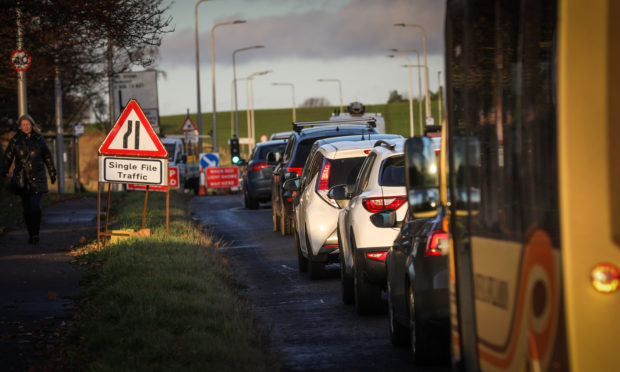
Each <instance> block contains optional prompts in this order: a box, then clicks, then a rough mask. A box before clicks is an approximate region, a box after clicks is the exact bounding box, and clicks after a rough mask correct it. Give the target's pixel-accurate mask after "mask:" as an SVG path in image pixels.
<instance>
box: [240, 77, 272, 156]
mask: <svg viewBox="0 0 620 372" xmlns="http://www.w3.org/2000/svg"><path fill="white" fill-rule="evenodd" d="M270 72H271V70H266V71H260V72H255V73H253V74H250V76H248V77H247V78H246V79H247V82H246V90H247V97H248V103H249V104H248V106H249V108H250V115H249V121H248V137H249V140H250V144H249V147H250V151H249V152H250V153H252V149H253V148H254V139H255V138H256V133H255V129H256V128H255V125H254V77H255V76H260V75H265V74H268V73H270Z"/></svg>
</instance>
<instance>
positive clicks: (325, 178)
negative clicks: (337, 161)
mask: <svg viewBox="0 0 620 372" xmlns="http://www.w3.org/2000/svg"><path fill="white" fill-rule="evenodd" d="M331 167H332V163H331V161H329V160H328V159H323V166H322V167H321V173H320V174H319V181H318V183H317V185H316V193H317V194H319V196H320V197H321V198H323V200H325V201H326V202H327V203H328V204H329V205H331V206H332V207H334V208H338V204H337V203H336V201H335V200H333V199H330V198H328V197H327V192H328V191H329V173H330V170H331Z"/></svg>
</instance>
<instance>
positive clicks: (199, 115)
mask: <svg viewBox="0 0 620 372" xmlns="http://www.w3.org/2000/svg"><path fill="white" fill-rule="evenodd" d="M205 1H209V0H198V2H196V5H194V22H195V31H196V96H197V109H198V118H197V119H198V149H199V150H198V152H202V137H201V136H202V112H201V110H200V57H199V49H198V5H200V3H203V2H205Z"/></svg>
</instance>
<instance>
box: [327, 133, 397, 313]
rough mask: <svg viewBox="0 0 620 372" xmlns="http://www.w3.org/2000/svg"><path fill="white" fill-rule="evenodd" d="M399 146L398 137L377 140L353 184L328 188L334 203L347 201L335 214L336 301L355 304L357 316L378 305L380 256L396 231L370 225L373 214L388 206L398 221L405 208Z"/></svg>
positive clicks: (381, 279)
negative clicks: (339, 297) (338, 286)
mask: <svg viewBox="0 0 620 372" xmlns="http://www.w3.org/2000/svg"><path fill="white" fill-rule="evenodd" d="M404 144H405V140H404V139H394V140H380V141H377V142H376V145H375V147H374V148H373V150H372V152H370V154H368V157H367V158H366V161H365V162H364V164H363V165H362V169H361V170H360V172H359V175H358V178H357V180H356V182H355V185H353V187H344V186H338V187H335V188H334V189H333V190H330V195H331V196H333V197H334V198H336V199H338V200H340V201H346V200H347V199H350V200H349V203H348V204H347V206H346V207H345V208H343V209H342V210H341V211H340V213H339V216H338V237H339V239H338V241H339V247H340V252H339V255H340V277H341V281H342V300H343V301H344V302H345V303H353V302H355V307H356V310H357V312H358V313H359V314H361V315H364V314H370V313H374V312H376V311H378V310H380V308H381V291H382V289H383V288H384V287H385V283H386V280H385V272H386V271H385V256H386V254H387V251H388V249H389V247H390V246H392V243H393V242H394V239H395V238H396V236H397V235H398V232H399V230H400V228H397V227H394V228H382V227H377V226H375V225H374V224H373V222H372V218H373V215H374V214H375V213H377V212H381V211H386V210H390V209H391V210H395V211H396V220H397V221H402V220H403V219H404V218H405V215H406V212H407V192H406V188H405V159H404Z"/></svg>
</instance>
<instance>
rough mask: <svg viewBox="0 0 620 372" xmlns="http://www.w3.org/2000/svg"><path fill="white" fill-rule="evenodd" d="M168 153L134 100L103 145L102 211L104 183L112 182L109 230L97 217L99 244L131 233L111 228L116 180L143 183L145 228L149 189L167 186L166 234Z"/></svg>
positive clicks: (99, 204) (99, 201) (108, 207)
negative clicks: (114, 230)
mask: <svg viewBox="0 0 620 372" xmlns="http://www.w3.org/2000/svg"><path fill="white" fill-rule="evenodd" d="M168 172H169V171H168V152H167V151H166V148H165V147H164V146H163V144H162V143H161V141H160V139H159V137H158V136H157V134H156V133H155V131H154V130H153V128H152V127H151V124H150V123H149V121H148V120H147V118H146V116H145V115H144V112H143V111H142V109H141V108H140V105H139V104H138V102H137V101H136V100H130V101H129V103H128V104H127V106H126V107H125V109H124V110H123V112H122V113H121V115H120V117H119V119H118V120H117V121H116V124H114V127H112V130H111V131H110V133H108V135H107V136H106V138H105V139H104V141H103V143H102V144H101V147H99V186H98V188H97V192H98V210H99V211H101V184H104V183H107V184H108V202H107V211H106V222H105V230H104V231H101V219H100V217H99V215H98V216H97V245H99V242H100V240H101V238H102V237H104V238H105V237H113V236H127V235H128V234H127V233H118V232H113V231H108V222H109V214H110V196H111V191H112V189H111V185H112V183H121V184H136V185H143V186H144V188H145V189H146V193H145V196H144V210H143V213H142V230H144V227H145V223H146V207H147V204H148V195H149V189H150V188H151V187H165V189H166V235H168V233H169V203H170V191H169V188H168V179H169V177H168V174H169V173H168Z"/></svg>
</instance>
